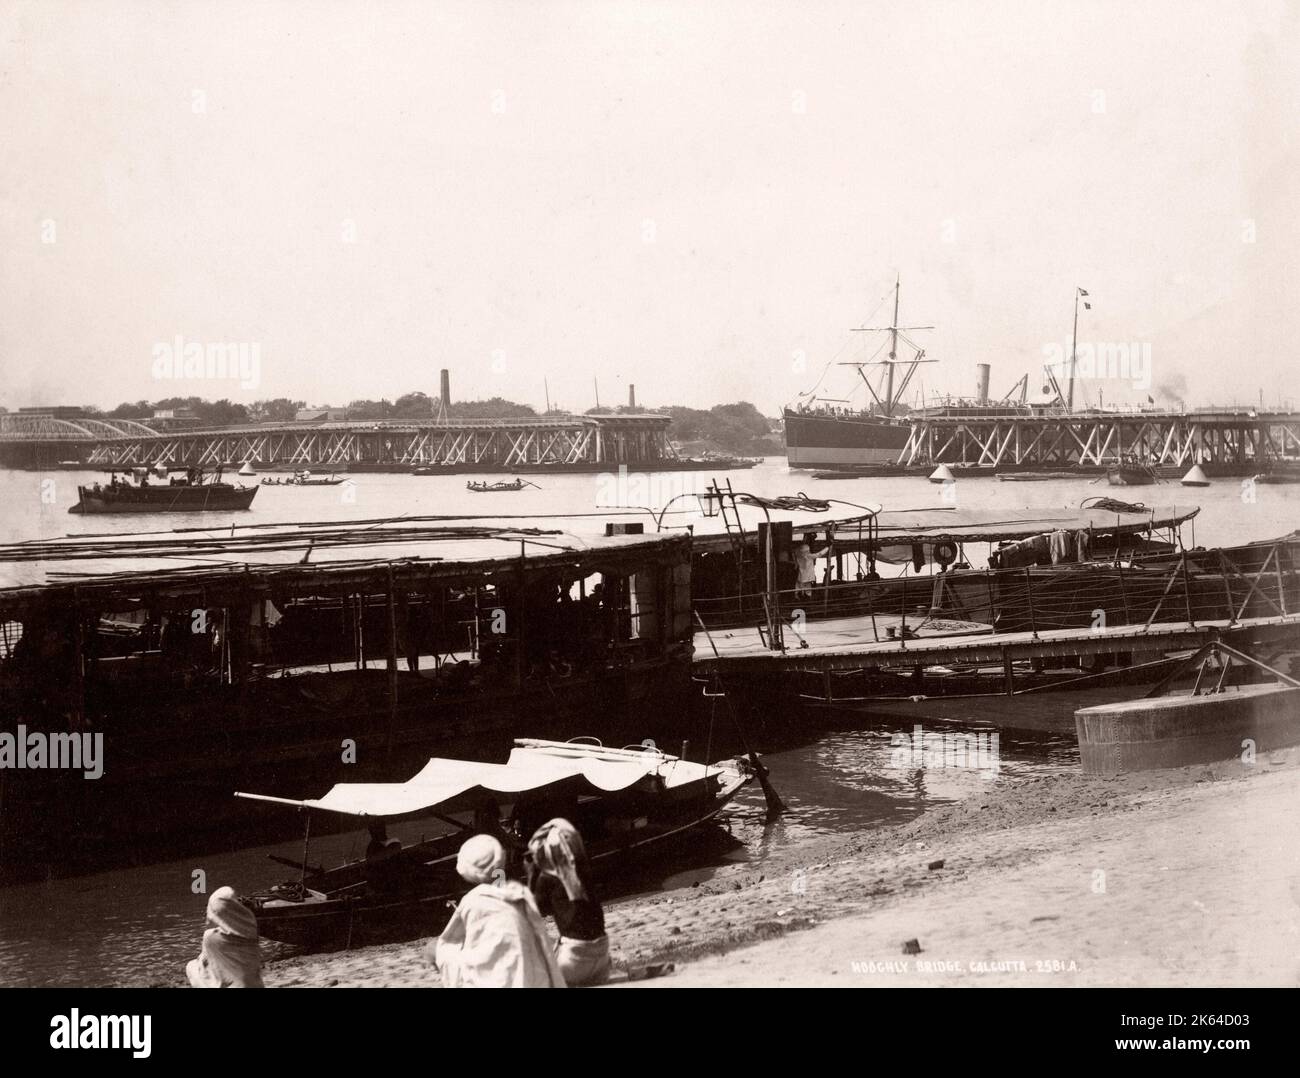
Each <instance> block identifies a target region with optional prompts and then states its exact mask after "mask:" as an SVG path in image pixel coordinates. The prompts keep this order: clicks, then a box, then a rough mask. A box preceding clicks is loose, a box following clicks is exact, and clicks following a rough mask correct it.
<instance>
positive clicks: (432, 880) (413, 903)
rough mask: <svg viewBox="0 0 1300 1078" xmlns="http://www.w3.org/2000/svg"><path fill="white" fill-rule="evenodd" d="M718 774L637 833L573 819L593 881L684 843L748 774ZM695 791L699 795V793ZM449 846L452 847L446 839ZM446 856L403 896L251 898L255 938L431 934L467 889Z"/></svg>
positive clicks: (605, 802) (316, 944)
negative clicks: (710, 789) (712, 786)
mask: <svg viewBox="0 0 1300 1078" xmlns="http://www.w3.org/2000/svg"><path fill="white" fill-rule="evenodd" d="M722 774H723V776H724V777H723V779H722V781H721V782H719V783H718V788H717V790H716V793H714V794H712V795H711V796H709V797H708V799H707V800H706V801H704V802H703V803H701V802H699V801H695V800H694V799H692V800H687V801H684V802H683V801H680V800H679V801H675V802H674V801H672V800H668V801H665V802H664V803H663V805H662V806H661V811H660V812H659V813H653V814H652V815H650V816H647V817H642V819H643V820H644V826H643V827H642V828H641V829H640V830H638V831H632V832H628V833H627V834H624V835H613V836H605V837H599V836H597V835H596V828H597V826H598V825H596V824H594V823H593V822H591V821H590V820H588V819H581V820H575V821H574V822H575V825H576V826H577V827H578V829H579V831H581V832H582V833H583V834H584V836H586V843H587V849H588V853H589V855H590V857H591V861H592V866H593V868H594V869H595V872H596V876H597V880H598V881H600V880H601V879H602V878H603V879H604V880H606V881H609V879H610V870H611V869H612V868H614V867H615V866H618V865H621V864H622V863H624V862H625V861H626V859H627V858H628V857H630V856H633V855H635V854H636V853H637V852H638V851H640V850H643V849H645V848H647V847H651V846H654V847H656V848H658V847H660V846H662V845H663V844H665V843H667V842H669V841H672V840H680V839H684V838H686V837H687V836H688V835H689V834H690V833H691V832H693V831H695V830H696V829H698V828H701V827H704V826H706V825H708V824H710V823H711V822H713V821H714V820H716V818H717V816H718V814H719V813H721V812H722V810H723V809H724V808H726V806H727V805H728V804H729V803H730V802H731V801H732V800H733V799H734V797H735V796H736V794H737V793H738V792H739V791H740V790H741V789H742V788H743V787H744V786H745V785H746V784H747V783H748V782H749V780H750V775H749V774H747V773H742V772H740V771H731V770H728V771H725V772H723V773H722ZM700 792H701V794H704V793H705V791H704V790H703V788H701V791H700ZM622 800H623V798H621V797H619V796H618V795H614V796H612V797H609V798H601V799H600V800H599V801H598V802H596V803H594V804H593V803H588V805H587V806H585V808H586V811H587V812H588V814H589V816H591V817H593V818H596V817H599V816H600V815H601V814H602V813H607V812H610V811H619V810H620V803H621V802H622ZM627 807H628V808H629V809H630V811H631V812H632V813H635V812H638V811H642V807H641V806H640V805H639V804H638V803H635V802H634V803H632V804H630V805H629V806H627ZM651 811H652V810H651ZM451 841H452V842H453V843H454V842H455V839H454V837H453V838H452V840H451ZM454 858H455V855H454V854H451V855H450V856H446V857H443V858H441V859H440V860H439V861H437V862H433V863H431V864H428V865H424V866H421V867H423V869H424V870H425V872H426V873H427V875H426V878H425V881H424V884H423V886H417V887H412V888H409V889H408V890H407V891H406V893H396V894H389V895H382V894H375V893H361V894H351V895H349V896H347V897H342V898H332V897H330V896H329V895H327V894H323V893H321V892H319V891H316V890H315V889H314V888H313V887H312V884H311V881H310V880H309V881H308V885H307V888H306V891H305V896H304V898H303V899H302V900H300V901H292V900H286V899H284V898H278V897H277V898H271V899H270V900H268V899H267V898H265V897H261V896H254V898H253V905H254V910H255V912H256V914H257V922H258V934H259V935H261V936H262V937H264V938H266V939H273V940H277V941H279V942H281V943H289V944H294V945H297V946H300V947H307V948H322V947H338V946H343V947H352V946H361V945H368V944H375V943H388V942H399V941H402V940H410V939H419V938H421V937H426V936H434V935H437V934H438V933H439V932H441V931H442V929H443V928H444V927H445V925H446V923H447V921H448V919H449V918H450V916H451V911H452V909H453V908H454V906H455V901H456V900H457V899H458V898H459V897H460V896H461V895H462V894H464V892H465V891H466V890H467V889H468V884H465V883H464V882H463V881H461V880H460V879H459V878H458V877H457V876H456V874H455V870H454V868H453V863H454ZM348 867H349V868H357V867H358V866H356V865H353V866H348ZM606 889H607V890H608V883H607V885H606Z"/></svg>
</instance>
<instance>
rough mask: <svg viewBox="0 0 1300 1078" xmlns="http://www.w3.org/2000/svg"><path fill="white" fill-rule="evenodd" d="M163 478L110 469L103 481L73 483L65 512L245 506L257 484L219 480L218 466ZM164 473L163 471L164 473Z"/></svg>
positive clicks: (205, 510)
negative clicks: (156, 479) (154, 480)
mask: <svg viewBox="0 0 1300 1078" xmlns="http://www.w3.org/2000/svg"><path fill="white" fill-rule="evenodd" d="M175 471H177V472H180V474H176V475H171V477H170V479H168V480H167V481H166V482H163V481H161V480H160V481H159V482H157V483H150V482H149V470H148V469H147V468H142V469H140V470H139V472H138V475H139V479H138V481H137V482H134V483H133V482H131V480H130V479H129V478H128V477H126V476H123V477H121V478H119V477H118V475H117V473H113V477H112V479H111V480H110V481H109V482H108V483H106V484H100V483H95V484H94V485H92V486H88V487H86V486H79V487H77V496H78V500H77V504H76V505H74V506H73V507H72V508H71V509H69V510H68V512H69V513H216V512H226V511H228V510H241V509H247V508H248V507H249V506H250V505H252V504H253V498H254V496H255V495H256V494H257V487H245V486H236V485H235V484H233V483H223V482H222V481H221V469H220V468H218V469H217V471H216V472H215V473H214V474H213V475H211V476H205V475H204V474H203V472H202V471H200V470H199V469H198V468H186V469H183V470H182V469H175ZM165 474H166V473H165Z"/></svg>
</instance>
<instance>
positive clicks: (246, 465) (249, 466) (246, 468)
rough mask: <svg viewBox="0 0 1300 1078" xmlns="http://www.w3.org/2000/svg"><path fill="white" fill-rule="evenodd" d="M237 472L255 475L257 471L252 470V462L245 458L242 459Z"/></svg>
mask: <svg viewBox="0 0 1300 1078" xmlns="http://www.w3.org/2000/svg"><path fill="white" fill-rule="evenodd" d="M239 474H240V475H256V474H257V473H256V472H255V471H253V462H252V461H251V460H246V461H244V464H243V467H241V468H240V469H239Z"/></svg>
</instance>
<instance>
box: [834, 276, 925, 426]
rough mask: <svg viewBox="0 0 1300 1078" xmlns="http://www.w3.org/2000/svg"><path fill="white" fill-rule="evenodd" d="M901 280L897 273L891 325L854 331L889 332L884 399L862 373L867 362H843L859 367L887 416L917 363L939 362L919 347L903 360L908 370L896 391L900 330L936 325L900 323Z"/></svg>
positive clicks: (892, 410) (863, 378) (889, 414)
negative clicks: (895, 379) (877, 394)
mask: <svg viewBox="0 0 1300 1078" xmlns="http://www.w3.org/2000/svg"><path fill="white" fill-rule="evenodd" d="M900 282H901V278H900V277H899V276H897V275H895V277H894V317H893V320H892V321H891V323H890V324H889V325H887V326H854V327H853V332H854V333H882V332H888V333H889V358H888V359H884V360H881V361H880V362H881V363H883V364H884V366H885V369H886V372H887V374H886V381H885V396H884V399H883V400H881V398H880V397H878V396H876V391H875V390H874V389H872V388H871V383H870V382H869V381H867V376H866V375H865V374H862V368H863V367H865V366H867V364H865V363H843V364H841V366H844V367H857V368H858V374H861V375H862V380H863V381H864V382H866V383H867V389H869V390H871V395H872V396H873V397H876V400H877V401H878V402H879V403H880V405H881V407H882V408H883V409H884V414H885V415H887V416H892V415H893V414H894V410H895V409H896V408H897V407H898V401H899V398H900V397H902V395H903V392H904V391H905V390H906V389H907V383H908V382H910V381H911V380H912V375H913V373H915V371H916V367H917V364H919V363H936V362H938V361H937V360H933V359H926V358H925V350H924V349H923V348H918V349H917V350H916V355H915V356H913V357H912V358H911V359H909V360H903V361H902V362H904V363H905V364H906V365H907V371H906V372H905V373H904V375H903V381H902V383H901V384H900V385H899V386H898V389H897V391H895V389H894V367H895V365H896V364H897V363H899V362H900V361H899V358H898V335H899V333H900V332H903V331H906V330H917V329H934V326H900V325H899V324H898V297H899V291H900ZM908 343H909V344H910V343H911V342H910V341H909V342H908Z"/></svg>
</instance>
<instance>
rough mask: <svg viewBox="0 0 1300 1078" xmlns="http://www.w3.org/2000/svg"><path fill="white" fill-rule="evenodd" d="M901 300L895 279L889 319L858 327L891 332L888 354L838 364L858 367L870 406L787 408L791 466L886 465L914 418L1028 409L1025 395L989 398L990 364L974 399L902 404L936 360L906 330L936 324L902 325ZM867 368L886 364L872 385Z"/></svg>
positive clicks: (821, 403)
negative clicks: (923, 367) (902, 348)
mask: <svg viewBox="0 0 1300 1078" xmlns="http://www.w3.org/2000/svg"><path fill="white" fill-rule="evenodd" d="M898 299H899V282H898V280H897V279H896V280H895V281H894V318H893V321H892V322H891V324H890V325H888V326H872V327H861V328H855V329H854V332H856V333H888V334H889V335H890V341H889V344H890V347H889V356H888V358H887V359H881V360H874V361H868V362H865V363H863V362H849V363H841V364H840V366H845V367H853V368H855V369H856V370H857V372H858V376H859V377H860V378H861V379H862V381H863V383H864V384H865V385H866V387H867V392H868V394H869V395H870V398H871V403H870V404H869V405H868V407H866V408H863V409H852V408H848V407H844V404H845V402H843V401H831V400H823V399H821V398H816V397H814V398H811V399H809V400H808V401H806V402H803V403H800V404H799V405H797V406H796V407H794V408H790V407H787V408H785V409H783V411H782V418H783V419H784V421H785V445H786V461H787V463H788V464H789V466H790V467H791V468H823V469H828V470H832V471H839V470H846V469H856V468H861V467H864V466H865V467H871V468H873V469H880V470H887V469H888V468H889V466H890V465H894V464H896V463H897V462H898V460H899V458H900V456H901V455H902V453H903V451H904V449H906V447H907V442H908V438H909V437H910V436H911V433H912V423H913V421H914V420H917V419H922V418H925V417H930V416H961V415H969V416H988V415H990V414H1015V415H1019V414H1029V412H1030V409H1029V406H1028V405H1026V404H1025V403H1024V401H1023V399H1022V400H1021V401H1020V402H1019V403H1017V402H1012V401H1008V400H1006V399H1003V400H998V401H990V400H989V397H988V374H989V367H988V364H987V363H981V364H979V365H978V371H979V385H978V387H977V392H976V396H975V397H974V398H973V399H968V398H951V397H949V398H944V399H943V400H939V401H935V402H934V403H933V404H931V405H929V406H927V407H924V408H920V409H908V408H907V406H906V405H904V404H903V403H902V397H903V393H904V392H905V391H906V390H907V387H908V384H909V383H910V382H911V380H912V375H913V374H915V373H916V369H917V367H918V366H919V365H920V364H922V363H934V362H936V361H935V360H933V359H927V358H926V355H925V349H924V348H921V347H920V346H919V345H917V344H916V343H915V342H914V341H912V339H911V338H910V337H909V336H908V333H910V332H915V331H918V330H926V329H933V328H934V327H933V326H900V325H899V324H898ZM900 342H902V343H903V344H904V345H906V346H908V347H909V348H911V349H912V350H913V354H912V355H911V356H910V357H907V358H902V359H900V358H899V355H898V350H899V343H900ZM867 367H879V368H882V370H881V371H880V374H879V377H878V378H877V380H876V381H877V383H879V384H873V383H872V381H871V379H870V378H868V376H867V374H866V371H865V368H867Z"/></svg>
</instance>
